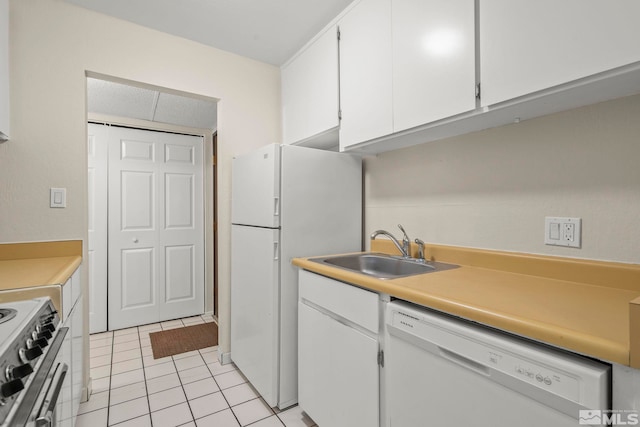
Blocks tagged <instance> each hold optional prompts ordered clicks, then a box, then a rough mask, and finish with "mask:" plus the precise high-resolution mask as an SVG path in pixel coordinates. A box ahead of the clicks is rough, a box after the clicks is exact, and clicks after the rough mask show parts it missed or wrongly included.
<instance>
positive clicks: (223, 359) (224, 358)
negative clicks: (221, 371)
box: [218, 348, 232, 365]
mask: <svg viewBox="0 0 640 427" xmlns="http://www.w3.org/2000/svg"><path fill="white" fill-rule="evenodd" d="M218 362H220V364H221V365H228V364H229V363H231V362H232V360H231V353H223V352H222V351H221V350H220V348H218Z"/></svg>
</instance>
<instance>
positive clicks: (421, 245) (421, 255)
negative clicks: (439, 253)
mask: <svg viewBox="0 0 640 427" xmlns="http://www.w3.org/2000/svg"><path fill="white" fill-rule="evenodd" d="M414 242H416V244H417V245H418V259H419V260H421V261H426V260H425V258H424V242H423V241H422V240H420V239H416V240H414Z"/></svg>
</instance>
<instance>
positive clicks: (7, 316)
mask: <svg viewBox="0 0 640 427" xmlns="http://www.w3.org/2000/svg"><path fill="white" fill-rule="evenodd" d="M16 313H17V311H16V310H14V309H13V308H0V323H4V322H8V321H9V320H11V319H13V318H14V317H16Z"/></svg>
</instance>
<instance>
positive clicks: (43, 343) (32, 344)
mask: <svg viewBox="0 0 640 427" xmlns="http://www.w3.org/2000/svg"><path fill="white" fill-rule="evenodd" d="M48 345H49V341H47V339H46V338H38V339H35V340H32V339H28V340H27V348H33V347H35V346H38V347H40V348H45V347H46V346H48Z"/></svg>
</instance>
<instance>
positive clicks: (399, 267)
mask: <svg viewBox="0 0 640 427" xmlns="http://www.w3.org/2000/svg"><path fill="white" fill-rule="evenodd" d="M309 261H313V262H318V263H320V264H327V265H330V266H332V267H338V268H342V269H345V270H350V271H353V272H356V273H360V274H366V275H368V276H373V277H376V278H378V279H396V278H399V277H407V276H414V275H416V274H425V273H432V272H435V271H443V270H450V269H452V268H456V267H458V266H457V265H454V264H445V263H442V262H420V261H418V260H415V259H406V258H401V257H396V256H391V255H386V254H377V253H368V254H353V255H337V256H329V257H321V258H311V259H310V260H309Z"/></svg>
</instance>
